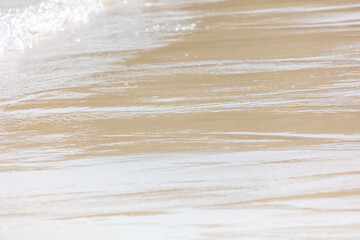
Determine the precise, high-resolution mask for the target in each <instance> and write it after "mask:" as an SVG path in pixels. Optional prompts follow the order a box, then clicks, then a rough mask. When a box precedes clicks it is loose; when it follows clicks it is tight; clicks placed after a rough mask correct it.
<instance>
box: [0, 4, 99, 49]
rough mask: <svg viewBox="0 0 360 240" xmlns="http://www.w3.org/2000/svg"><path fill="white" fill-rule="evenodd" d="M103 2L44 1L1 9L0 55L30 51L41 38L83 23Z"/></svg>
mask: <svg viewBox="0 0 360 240" xmlns="http://www.w3.org/2000/svg"><path fill="white" fill-rule="evenodd" d="M104 4H105V0H44V1H42V2H40V3H38V4H36V5H33V6H28V7H25V8H12V9H0V34H1V35H0V55H2V54H4V53H6V52H9V51H14V50H23V49H26V48H31V47H32V45H33V43H34V42H35V41H37V40H38V39H41V38H42V37H43V36H46V35H49V34H55V33H57V32H59V31H61V30H63V29H64V28H65V27H66V26H68V25H71V24H74V23H85V22H87V21H88V20H89V17H90V15H91V14H92V13H94V12H97V11H99V10H101V9H102V8H103V7H104Z"/></svg>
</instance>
